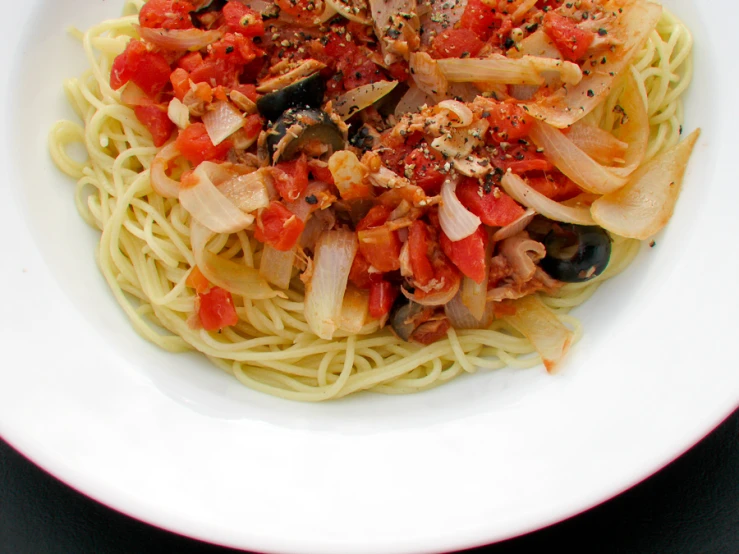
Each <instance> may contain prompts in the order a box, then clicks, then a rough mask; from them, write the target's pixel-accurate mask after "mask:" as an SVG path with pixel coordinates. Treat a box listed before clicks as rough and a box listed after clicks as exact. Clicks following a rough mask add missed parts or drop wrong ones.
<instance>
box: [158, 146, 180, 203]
mask: <svg viewBox="0 0 739 554" xmlns="http://www.w3.org/2000/svg"><path fill="white" fill-rule="evenodd" d="M179 155H180V151H179V150H177V146H175V143H174V142H170V143H169V144H167V145H166V146H165V147H164V148H162V149H161V150H160V151H159V152H157V155H156V156H155V157H154V160H153V161H152V162H151V188H153V189H154V192H156V193H157V194H158V195H159V196H163V197H164V198H177V197H178V196H179V195H180V184H179V183H178V182H177V181H175V180H174V179H171V178H170V177H169V176H168V175H167V168H168V167H169V162H171V161H172V160H174V159H175V158H177V157H178V156H179Z"/></svg>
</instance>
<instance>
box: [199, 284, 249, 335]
mask: <svg viewBox="0 0 739 554" xmlns="http://www.w3.org/2000/svg"><path fill="white" fill-rule="evenodd" d="M199 296H200V311H199V315H200V323H202V324H203V329H205V330H206V331H220V330H221V329H223V328H224V327H229V326H231V325H236V324H237V323H238V322H239V315H238V314H237V313H236V308H235V307H234V300H233V297H232V296H231V293H230V292H228V291H227V290H224V289H222V288H220V287H213V288H212V289H211V290H210V291H209V292H206V293H204V294H200V295H199Z"/></svg>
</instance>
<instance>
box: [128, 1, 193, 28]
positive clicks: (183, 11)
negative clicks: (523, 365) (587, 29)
mask: <svg viewBox="0 0 739 554" xmlns="http://www.w3.org/2000/svg"><path fill="white" fill-rule="evenodd" d="M194 10H195V8H194V7H193V5H192V4H191V3H190V2H187V1H185V0H148V2H146V4H144V5H143V6H142V7H141V11H140V12H139V23H140V24H141V26H142V27H151V28H156V29H191V28H192V27H193V24H192V21H191V20H190V12H191V11H194Z"/></svg>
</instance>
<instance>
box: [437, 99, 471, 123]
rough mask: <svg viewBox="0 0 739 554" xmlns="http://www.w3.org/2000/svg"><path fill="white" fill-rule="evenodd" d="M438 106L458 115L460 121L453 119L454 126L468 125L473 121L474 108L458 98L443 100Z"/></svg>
mask: <svg viewBox="0 0 739 554" xmlns="http://www.w3.org/2000/svg"><path fill="white" fill-rule="evenodd" d="M437 108H441V109H444V110H449V111H450V112H452V113H453V114H454V115H456V116H457V119H458V121H453V122H452V127H467V126H468V125H469V124H471V123H472V119H473V115H472V110H471V109H469V108H468V107H467V106H465V105H464V104H463V103H462V102H460V101H458V100H442V101H441V102H439V103H438V104H437Z"/></svg>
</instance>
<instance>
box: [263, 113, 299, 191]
mask: <svg viewBox="0 0 739 554" xmlns="http://www.w3.org/2000/svg"><path fill="white" fill-rule="evenodd" d="M260 128H261V126H260ZM272 179H273V181H274V184H275V188H276V189H277V192H278V193H279V194H280V196H281V197H282V198H283V199H284V200H287V201H288V202H294V201H295V200H297V199H298V198H299V197H300V194H301V193H302V192H303V191H304V190H305V187H307V186H308V160H307V158H306V157H305V154H303V155H301V156H300V157H299V158H298V159H297V160H293V161H291V162H280V163H278V164H277V165H276V166H274V167H273V168H272Z"/></svg>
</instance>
